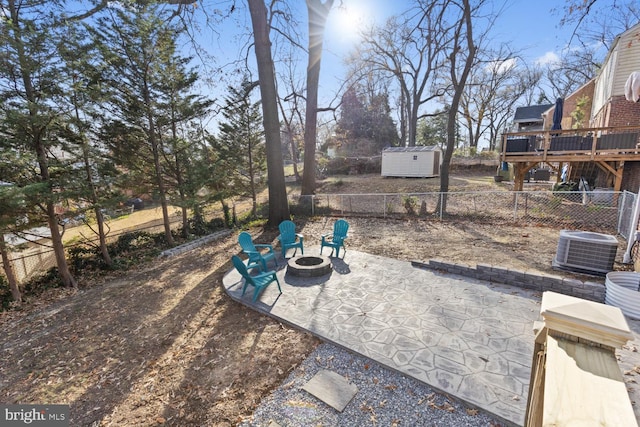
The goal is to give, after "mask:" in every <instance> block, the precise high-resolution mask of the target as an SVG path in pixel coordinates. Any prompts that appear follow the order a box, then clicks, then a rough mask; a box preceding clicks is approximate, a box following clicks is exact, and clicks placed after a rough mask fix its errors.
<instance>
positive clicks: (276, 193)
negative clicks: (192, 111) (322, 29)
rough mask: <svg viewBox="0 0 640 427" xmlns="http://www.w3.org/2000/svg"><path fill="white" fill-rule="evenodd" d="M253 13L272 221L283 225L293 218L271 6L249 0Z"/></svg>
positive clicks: (252, 20)
mask: <svg viewBox="0 0 640 427" xmlns="http://www.w3.org/2000/svg"><path fill="white" fill-rule="evenodd" d="M247 2H248V4H249V11H250V12H251V23H252V26H253V36H254V41H255V47H254V49H255V54H256V62H257V64H258V79H259V81H260V95H261V98H262V99H261V102H262V120H263V122H264V132H265V141H266V151H267V177H268V181H269V221H268V222H269V224H270V225H272V226H275V225H278V224H280V222H282V221H284V220H285V219H289V204H288V201H287V188H286V185H285V181H284V165H283V161H282V143H281V142H280V120H279V118H278V103H277V96H278V95H277V92H276V83H275V74H274V69H273V59H272V58H271V40H270V39H269V26H268V24H267V8H266V7H265V5H264V2H263V1H262V0H247Z"/></svg>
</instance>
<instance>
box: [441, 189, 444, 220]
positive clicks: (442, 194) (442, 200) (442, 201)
mask: <svg viewBox="0 0 640 427" xmlns="http://www.w3.org/2000/svg"><path fill="white" fill-rule="evenodd" d="M443 205H444V193H442V192H440V221H442V217H443V208H444V206H443Z"/></svg>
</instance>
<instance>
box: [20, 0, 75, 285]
mask: <svg viewBox="0 0 640 427" xmlns="http://www.w3.org/2000/svg"><path fill="white" fill-rule="evenodd" d="M19 8H20V7H19V6H17V5H16V3H15V1H13V0H11V1H9V2H8V12H9V14H10V16H11V21H12V24H13V25H12V26H11V29H12V31H13V35H14V41H15V44H16V51H17V55H18V61H19V64H20V69H19V70H17V72H19V73H20V77H21V78H22V83H23V84H24V91H25V96H26V100H27V101H28V108H29V119H30V123H29V127H30V129H29V130H30V131H31V135H29V139H30V140H29V141H26V142H27V143H28V144H29V145H31V148H32V149H33V150H34V152H35V154H36V157H37V161H38V166H39V167H40V179H41V180H42V182H43V183H47V184H49V185H51V176H50V175H49V163H48V161H47V154H46V151H47V150H46V148H45V146H44V143H43V141H42V138H43V132H44V129H43V128H41V127H40V123H42V121H43V118H42V117H41V116H40V114H39V112H38V111H39V107H38V105H39V103H40V102H41V101H39V100H38V99H37V97H36V91H35V89H34V87H33V79H32V78H31V77H32V71H31V70H32V68H33V67H32V65H30V60H28V59H27V55H26V53H25V51H24V39H23V35H22V26H21V19H20V15H19V13H20V12H19ZM46 215H47V220H48V222H49V228H50V229H51V242H52V247H53V250H54V252H55V257H56V263H57V265H58V274H59V275H60V279H61V280H62V283H63V284H64V286H67V287H73V288H75V287H76V286H77V284H76V280H75V279H74V278H73V276H72V275H71V272H70V271H69V266H68V265H67V259H66V257H65V252H64V245H63V244H62V236H60V230H59V229H58V220H57V217H56V212H55V206H54V202H53V201H47V204H46Z"/></svg>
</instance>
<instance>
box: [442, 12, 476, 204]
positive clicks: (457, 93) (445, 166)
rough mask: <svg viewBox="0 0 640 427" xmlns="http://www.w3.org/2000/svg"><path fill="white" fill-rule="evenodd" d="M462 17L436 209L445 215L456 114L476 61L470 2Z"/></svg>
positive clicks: (453, 54) (452, 63)
mask: <svg viewBox="0 0 640 427" xmlns="http://www.w3.org/2000/svg"><path fill="white" fill-rule="evenodd" d="M462 5H463V6H462V8H463V9H462V17H461V21H460V27H459V28H458V29H457V30H456V31H458V33H457V34H456V36H455V37H454V45H453V46H454V48H453V50H452V52H451V54H450V56H449V62H450V67H451V69H450V70H451V81H452V83H453V87H454V93H453V98H452V100H451V107H450V109H449V113H448V122H447V148H446V150H445V152H444V156H443V159H442V169H441V170H440V192H442V193H445V194H444V195H443V197H442V198H441V199H440V202H438V206H437V207H436V211H437V212H443V213H445V212H446V211H447V194H446V193H448V191H449V165H450V164H451V157H452V156H453V148H454V145H455V141H456V114H457V112H458V108H459V106H460V98H461V97H462V93H463V91H464V86H465V84H466V83H467V77H468V76H469V72H470V71H471V67H472V66H473V63H474V61H475V55H476V47H475V46H474V44H473V32H472V29H473V27H472V21H471V5H470V4H469V0H463V1H462ZM462 34H464V37H465V40H464V41H466V44H467V46H466V47H467V52H466V53H467V56H466V58H465V63H464V67H463V69H462V72H461V73H460V76H458V70H457V69H456V57H457V55H458V54H459V52H460V48H459V46H458V45H459V43H458V41H459V38H460V37H461V36H462Z"/></svg>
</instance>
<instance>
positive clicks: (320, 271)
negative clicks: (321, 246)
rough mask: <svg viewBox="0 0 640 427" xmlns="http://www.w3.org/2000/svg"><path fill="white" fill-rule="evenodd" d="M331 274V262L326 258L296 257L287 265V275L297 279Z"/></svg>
mask: <svg viewBox="0 0 640 427" xmlns="http://www.w3.org/2000/svg"><path fill="white" fill-rule="evenodd" d="M330 272H331V260H330V259H329V258H328V257H326V256H305V255H302V256H296V257H293V258H291V259H290V260H289V262H288V263H287V273H288V274H291V275H292V276H297V277H319V276H324V275H325V274H329V273H330Z"/></svg>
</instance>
